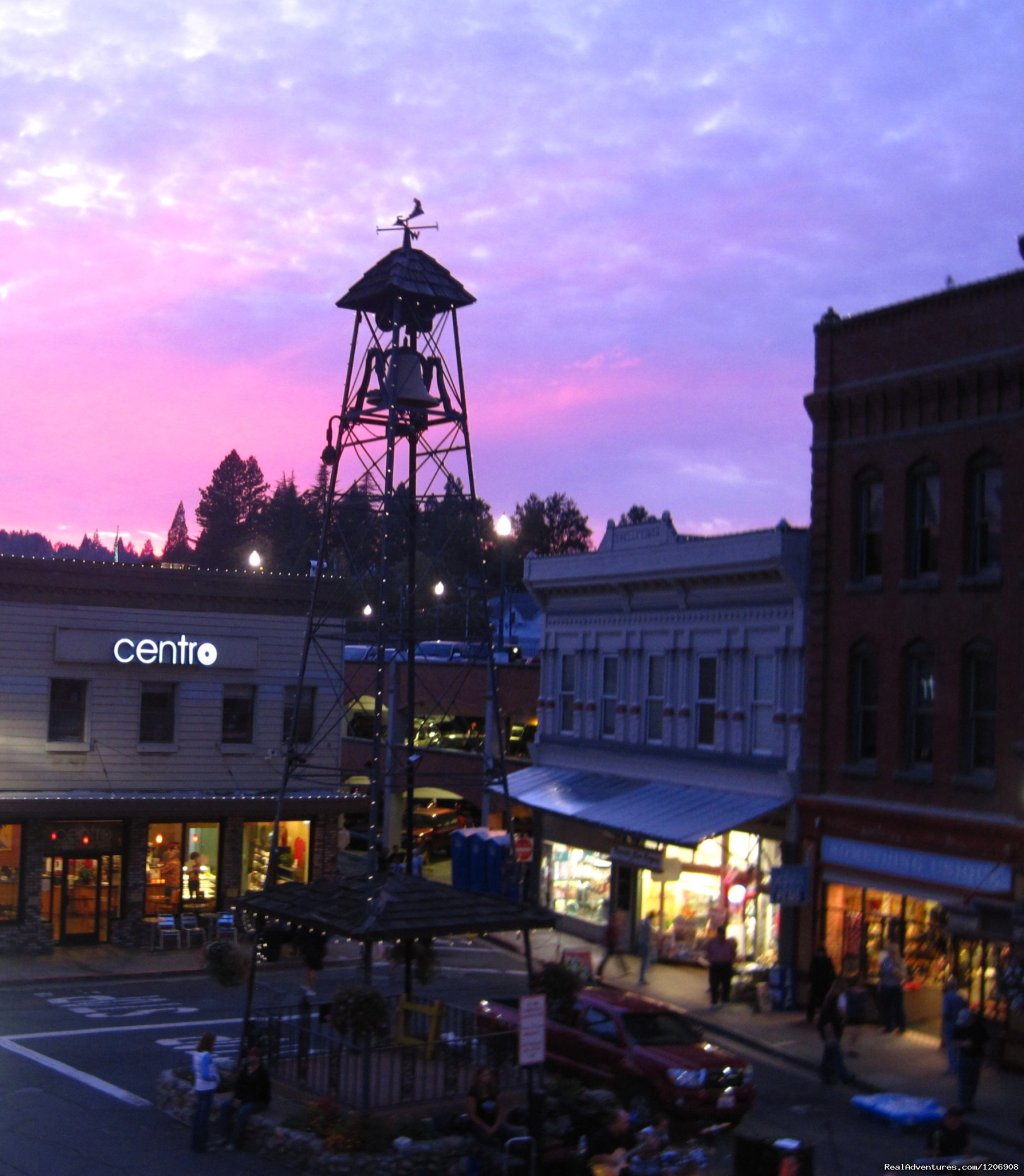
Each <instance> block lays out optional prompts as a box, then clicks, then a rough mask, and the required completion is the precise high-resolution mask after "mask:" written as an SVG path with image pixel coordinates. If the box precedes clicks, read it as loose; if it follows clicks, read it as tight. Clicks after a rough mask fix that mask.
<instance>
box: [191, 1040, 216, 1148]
mask: <svg viewBox="0 0 1024 1176" xmlns="http://www.w3.org/2000/svg"><path fill="white" fill-rule="evenodd" d="M216 1041H217V1036H216V1034H214V1033H204V1034H203V1035H202V1037H200V1038H199V1043H198V1045H197V1046H196V1048H195V1052H194V1053H193V1054H192V1086H193V1090H194V1091H195V1109H194V1111H193V1112H192V1150H193V1151H194V1152H204V1151H206V1140H207V1136H208V1135H209V1131H210V1111H211V1110H212V1108H213V1095H214V1092H215V1091H216V1089H217V1086H218V1084H219V1083H220V1072H219V1071H218V1069H217V1063H216V1062H215V1061H214V1058H213V1047H214V1044H215V1043H216Z"/></svg>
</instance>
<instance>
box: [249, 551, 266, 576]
mask: <svg viewBox="0 0 1024 1176" xmlns="http://www.w3.org/2000/svg"><path fill="white" fill-rule="evenodd" d="M262 563H263V556H262V555H260V553H259V552H258V551H257V550H256V549H255V548H253V550H252V551H250V552H249V567H251V568H252V570H253V571H256V570H257V568H259V567H260V566H261V565H262Z"/></svg>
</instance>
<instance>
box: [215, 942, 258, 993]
mask: <svg viewBox="0 0 1024 1176" xmlns="http://www.w3.org/2000/svg"><path fill="white" fill-rule="evenodd" d="M206 971H207V974H208V975H209V976H210V977H212V978H213V979H214V980H216V981H217V983H218V984H223V985H224V986H225V987H226V988H237V987H238V985H239V984H244V983H245V978H246V977H247V976H248V975H249V957H248V955H247V954H246V953H245V952H244V951H242V949H241V948H240V947H238V946H237V945H236V944H234V943H225V942H223V941H222V940H215V941H214V942H213V943H211V944H208V945H207V948H206Z"/></svg>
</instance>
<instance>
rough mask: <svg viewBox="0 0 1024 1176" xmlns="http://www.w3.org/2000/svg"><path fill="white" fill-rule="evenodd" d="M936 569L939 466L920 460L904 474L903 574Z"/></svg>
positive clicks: (925, 573)
mask: <svg viewBox="0 0 1024 1176" xmlns="http://www.w3.org/2000/svg"><path fill="white" fill-rule="evenodd" d="M938 570H939V468H938V466H937V465H936V464H935V463H934V462H931V461H921V462H918V463H917V465H915V466H913V467H912V468H911V470H910V472H909V473H908V474H907V576H908V577H909V578H910V579H911V580H916V579H919V578H920V577H922V576H934V575H936V574H937V573H938Z"/></svg>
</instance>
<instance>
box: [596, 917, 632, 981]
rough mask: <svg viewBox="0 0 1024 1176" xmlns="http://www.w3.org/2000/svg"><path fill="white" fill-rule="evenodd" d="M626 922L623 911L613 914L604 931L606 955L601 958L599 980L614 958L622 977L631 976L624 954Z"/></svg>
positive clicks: (598, 966) (598, 970) (598, 968)
mask: <svg viewBox="0 0 1024 1176" xmlns="http://www.w3.org/2000/svg"><path fill="white" fill-rule="evenodd" d="M625 921H626V917H625V915H624V914H623V913H622V911H615V912H613V914H612V915H611V917H610V918H609V919H608V922H607V924H606V926H605V929H604V955H603V956H602V957H601V962H600V963H599V964H598V965H597V976H598V979H600V978H601V977H602V976H603V975H604V968H605V964H607V963H608V961H609V960H610V959H611V958H612V956H614V957H615V958H616V959H617V960H618V961H619V968H620V970H621V973H622V975H623V976H628V975H629V964H627V963H626V957H625V956H624V955H623V953H622V930H623V924H624V923H625Z"/></svg>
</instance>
